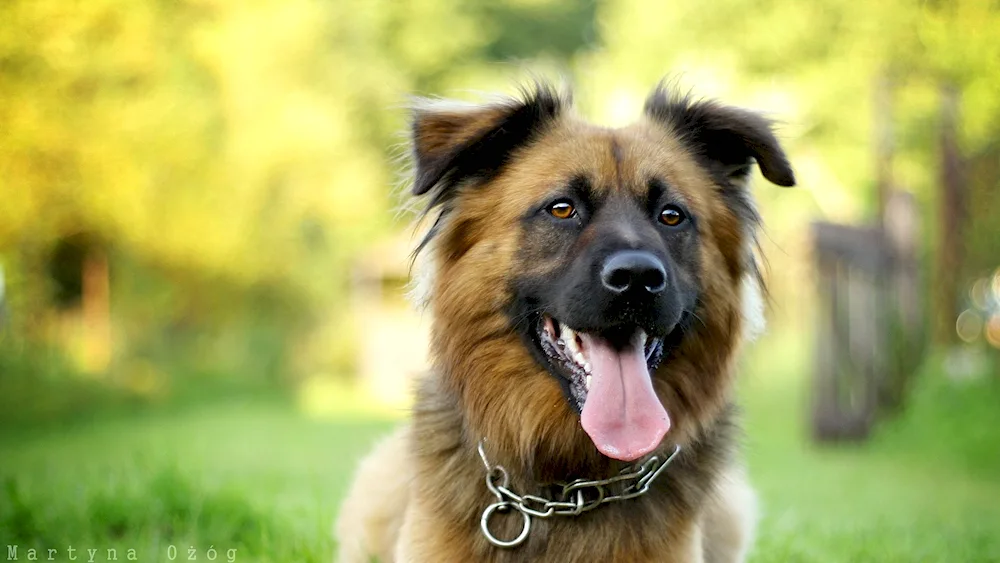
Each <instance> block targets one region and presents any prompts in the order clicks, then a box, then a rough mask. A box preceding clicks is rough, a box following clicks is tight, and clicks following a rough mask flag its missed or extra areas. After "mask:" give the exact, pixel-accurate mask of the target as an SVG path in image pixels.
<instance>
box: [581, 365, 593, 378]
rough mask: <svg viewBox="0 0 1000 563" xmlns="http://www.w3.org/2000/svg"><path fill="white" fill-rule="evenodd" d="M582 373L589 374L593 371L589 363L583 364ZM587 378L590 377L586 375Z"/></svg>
mask: <svg viewBox="0 0 1000 563" xmlns="http://www.w3.org/2000/svg"><path fill="white" fill-rule="evenodd" d="M583 371H585V372H587V373H588V374H589V373H590V372H592V371H594V368H592V367H590V362H583ZM587 377H590V375H587Z"/></svg>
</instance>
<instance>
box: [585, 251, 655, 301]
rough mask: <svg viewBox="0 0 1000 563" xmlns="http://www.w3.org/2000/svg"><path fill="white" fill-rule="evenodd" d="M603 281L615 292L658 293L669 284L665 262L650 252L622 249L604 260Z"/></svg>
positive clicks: (605, 285)
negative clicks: (664, 267) (664, 266)
mask: <svg viewBox="0 0 1000 563" xmlns="http://www.w3.org/2000/svg"><path fill="white" fill-rule="evenodd" d="M601 282H602V283H603V284H604V287H606V288H607V289H609V290H610V291H612V292H614V293H625V292H626V291H633V292H638V291H645V292H647V293H650V294H656V293H659V292H661V291H663V288H665V287H666V286H667V272H666V271H665V270H664V269H663V263H662V262H660V260H659V258H657V257H656V256H654V255H653V254H652V253H650V252H645V251H642V250H621V251H618V252H615V253H614V254H612V255H611V256H609V257H608V259H607V260H605V261H604V266H603V267H602V268H601Z"/></svg>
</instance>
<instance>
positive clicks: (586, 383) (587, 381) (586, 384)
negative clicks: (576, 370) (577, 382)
mask: <svg viewBox="0 0 1000 563" xmlns="http://www.w3.org/2000/svg"><path fill="white" fill-rule="evenodd" d="M588 371H589V370H588ZM593 378H594V376H592V375H589V374H588V375H587V377H585V378H583V386H584V388H586V389H587V391H590V380H591V379H593Z"/></svg>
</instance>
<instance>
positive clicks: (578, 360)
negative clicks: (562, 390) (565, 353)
mask: <svg viewBox="0 0 1000 563" xmlns="http://www.w3.org/2000/svg"><path fill="white" fill-rule="evenodd" d="M573 360H575V361H576V363H578V364H580V366H581V367H582V366H583V365H584V364H586V363H587V360H586V358H584V357H583V354H581V353H580V352H577V353H576V354H573Z"/></svg>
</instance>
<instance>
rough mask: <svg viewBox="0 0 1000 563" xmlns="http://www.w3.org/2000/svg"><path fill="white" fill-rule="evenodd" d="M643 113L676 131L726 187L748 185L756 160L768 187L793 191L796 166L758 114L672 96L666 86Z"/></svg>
mask: <svg viewBox="0 0 1000 563" xmlns="http://www.w3.org/2000/svg"><path fill="white" fill-rule="evenodd" d="M645 112H646V115H648V116H650V117H651V118H653V119H655V120H656V121H658V122H660V123H662V124H664V125H667V126H668V127H670V128H671V129H673V131H674V132H675V133H676V134H677V135H679V136H680V137H681V139H682V140H683V142H685V143H686V144H687V145H688V146H689V147H690V148H691V150H693V151H694V152H695V154H696V155H697V156H698V157H699V158H701V159H702V160H703V161H706V164H708V165H709V166H710V168H711V169H712V170H713V172H715V173H716V174H718V175H719V176H720V177H721V179H722V180H723V181H725V182H727V183H730V184H736V185H742V184H744V183H745V182H746V181H747V179H748V178H749V175H750V171H751V164H752V162H751V159H753V160H755V161H757V165H758V166H759V167H760V171H761V173H762V174H763V175H764V177H765V178H767V179H768V180H769V181H770V182H772V183H774V184H777V185H779V186H794V185H795V174H794V173H793V172H792V166H791V165H790V164H789V163H788V157H787V156H785V151H784V150H782V148H781V145H780V144H779V143H778V139H777V138H776V137H775V136H774V131H773V130H772V128H771V122H770V121H768V120H767V119H765V118H764V117H762V116H760V115H758V114H756V113H753V112H751V111H747V110H743V109H739V108H734V107H729V106H724V105H722V104H719V103H716V102H713V101H694V100H692V99H691V98H690V97H685V96H673V95H671V94H670V93H668V92H667V91H666V89H665V88H664V87H663V86H662V85H661V86H659V87H657V88H656V90H654V91H653V93H652V94H650V96H649V98H647V99H646V107H645Z"/></svg>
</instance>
